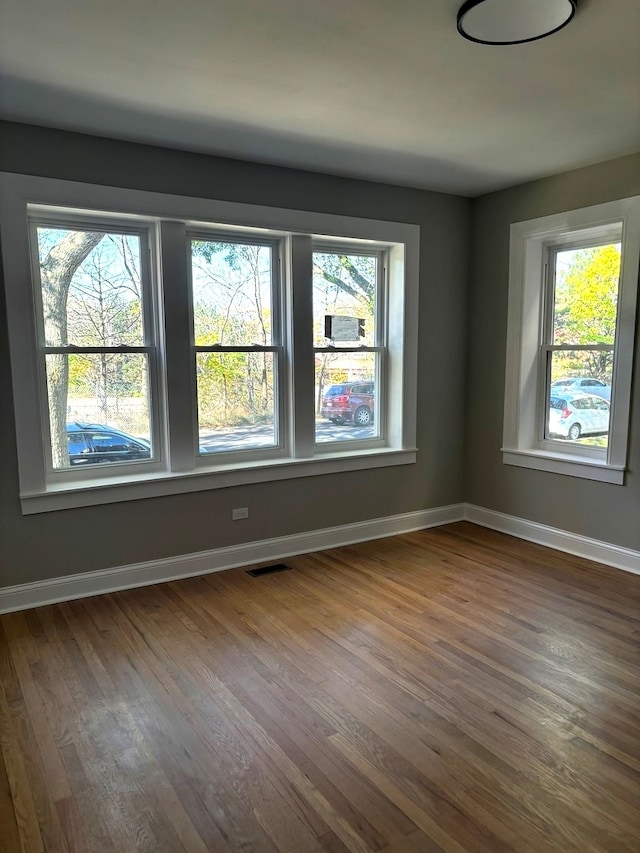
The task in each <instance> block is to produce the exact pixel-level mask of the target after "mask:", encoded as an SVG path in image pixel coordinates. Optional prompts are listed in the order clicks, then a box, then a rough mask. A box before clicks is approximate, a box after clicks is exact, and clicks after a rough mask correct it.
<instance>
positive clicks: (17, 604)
mask: <svg viewBox="0 0 640 853" xmlns="http://www.w3.org/2000/svg"><path fill="white" fill-rule="evenodd" d="M464 517H465V505H464V504H452V505H450V506H443V507H436V508H434V509H426V510H420V511H418V512H408V513H404V514H402V515H391V516H387V517H386V518H375V519H372V520H370V521H360V522H356V523H355V524H344V525H341V526H339V527H328V528H325V529H323V530H311V531H309V532H307V533H298V534H294V535H292V536H279V537H277V538H273V539H262V540H261V541H258V542H248V543H246V544H243V545H231V546H228V547H226V548H215V549H213V550H211V551H200V552H198V553H195V554H184V555H182V556H178V557H167V558H165V559H161V560H150V561H148V562H145V563H135V564H132V565H129V566H118V567H116V568H113V569H99V570H98V571H95V572H83V573H82V574H76V575H66V576H65V577H59V578H51V579H50V580H42V581H35V582H33V583H25V584H18V585H17V586H9V587H5V588H4V589H0V613H12V612H14V611H16V610H28V609H29V608H32V607H41V606H42V605H44V604H55V603H56V602H60V601H70V600H72V599H74V598H87V597H88V596H90V595H101V594H103V593H106V592H116V591H118V590H122V589H131V588H132V587H139V586H149V585H150V584H155V583H164V582H165V581H171V580H179V579H180V578H189V577H195V576H196V575H206V574H209V573H211V572H220V571H224V570H225V569H234V568H237V567H239V566H251V565H254V564H256V563H265V562H270V561H272V560H273V561H274V562H277V561H279V560H283V559H286V558H287V557H293V556H296V555H298V554H306V553H309V552H310V551H323V550H326V549H327V548H338V547H340V546H342V545H353V544H355V543H357V542H366V541H368V540H371V539H381V538H383V537H385V536H395V535H397V534H399V533H410V532H411V531H414V530H423V529H425V528H427V527H437V526H439V525H442V524H451V523H452V522H454V521H462V520H463V519H464Z"/></svg>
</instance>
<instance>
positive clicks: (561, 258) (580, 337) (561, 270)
mask: <svg viewBox="0 0 640 853" xmlns="http://www.w3.org/2000/svg"><path fill="white" fill-rule="evenodd" d="M620 253H621V244H620V243H611V244H609V245H606V246H596V247H591V248H586V249H569V250H567V251H562V252H558V253H557V254H556V262H555V263H556V284H555V303H554V309H553V338H552V343H554V344H581V345H585V344H596V343H603V344H613V343H614V339H615V332H616V313H617V309H618V285H619V280H620Z"/></svg>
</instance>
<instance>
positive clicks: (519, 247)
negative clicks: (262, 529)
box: [502, 196, 640, 485]
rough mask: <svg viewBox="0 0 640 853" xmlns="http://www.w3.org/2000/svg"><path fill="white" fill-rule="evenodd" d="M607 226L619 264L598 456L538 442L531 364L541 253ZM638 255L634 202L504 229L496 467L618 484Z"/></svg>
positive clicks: (535, 370) (639, 203) (539, 306)
mask: <svg viewBox="0 0 640 853" xmlns="http://www.w3.org/2000/svg"><path fill="white" fill-rule="evenodd" d="M614 223H621V224H622V259H621V269H620V289H619V293H618V306H619V307H618V321H617V328H616V350H615V355H614V375H613V383H612V389H611V400H612V411H611V425H610V430H609V442H608V448H607V451H606V453H604V452H603V453H601V454H596V453H594V452H593V449H592V448H585V451H584V453H583V452H581V451H579V450H578V449H577V448H576V446H575V445H572V444H569V445H567V446H566V450H565V449H564V448H562V445H561V443H560V442H549V441H545V442H542V441H540V440H539V436H538V426H539V424H538V421H539V414H538V412H539V395H540V389H539V387H538V386H539V376H540V368H539V358H540V343H541V340H542V335H541V330H542V322H543V313H544V300H545V276H544V258H545V254H546V251H547V247H548V246H550V245H557V244H558V243H561V242H562V240H563V239H565V238H566V237H567V235H569V234H570V233H571V232H587V234H588V233H589V230H590V232H591V234H592V235H594V237H595V238H596V239H597V238H598V237H600V236H602V235H603V234H606V232H607V229H608V228H610V227H611V226H612V225H613V224H614ZM639 256H640V196H634V197H630V198H625V199H620V200H618V201H613V202H607V203H605V204H599V205H595V206H593V207H587V208H582V209H578V210H572V211H568V212H565V213H560V214H555V215H552V216H544V217H541V218H539V219H532V220H529V221H526V222H518V223H515V224H513V225H512V226H511V250H510V267H509V309H508V319H507V323H508V329H507V352H506V377H505V378H506V381H505V408H504V434H503V447H502V454H503V462H504V463H505V464H508V465H517V466H519V467H524V468H533V469H536V470H540V471H550V472H554V473H558V474H566V475H569V476H574V477H582V478H585V479H590V480H599V481H602V482H607V483H615V484H619V485H621V484H623V483H624V473H625V468H626V462H627V444H628V432H629V415H630V405H631V379H632V372H633V351H634V347H633V343H634V334H635V325H636V302H637V291H638V264H639Z"/></svg>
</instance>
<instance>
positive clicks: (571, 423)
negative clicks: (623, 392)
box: [549, 393, 609, 441]
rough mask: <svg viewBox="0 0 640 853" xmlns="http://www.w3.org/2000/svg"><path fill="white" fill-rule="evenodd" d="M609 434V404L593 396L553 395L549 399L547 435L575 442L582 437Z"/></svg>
mask: <svg viewBox="0 0 640 853" xmlns="http://www.w3.org/2000/svg"><path fill="white" fill-rule="evenodd" d="M608 432H609V403H608V402H607V400H603V399H602V397H597V396H596V395H595V394H580V393H576V394H553V395H552V396H551V397H550V399H549V435H557V436H560V438H570V439H571V440H572V441H577V440H578V439H579V438H580V436H582V435H606V434H607V433H608Z"/></svg>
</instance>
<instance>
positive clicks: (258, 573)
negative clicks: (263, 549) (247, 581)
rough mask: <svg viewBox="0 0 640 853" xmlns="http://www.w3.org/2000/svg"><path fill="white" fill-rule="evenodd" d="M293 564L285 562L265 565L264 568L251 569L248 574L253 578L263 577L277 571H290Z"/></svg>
mask: <svg viewBox="0 0 640 853" xmlns="http://www.w3.org/2000/svg"><path fill="white" fill-rule="evenodd" d="M290 571H291V566H285V564H284V563H276V564H275V565H274V566H265V567H264V568H263V569H249V570H248V571H247V574H248V575H251V577H252V578H261V577H262V575H273V574H275V573H276V572H290Z"/></svg>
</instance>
